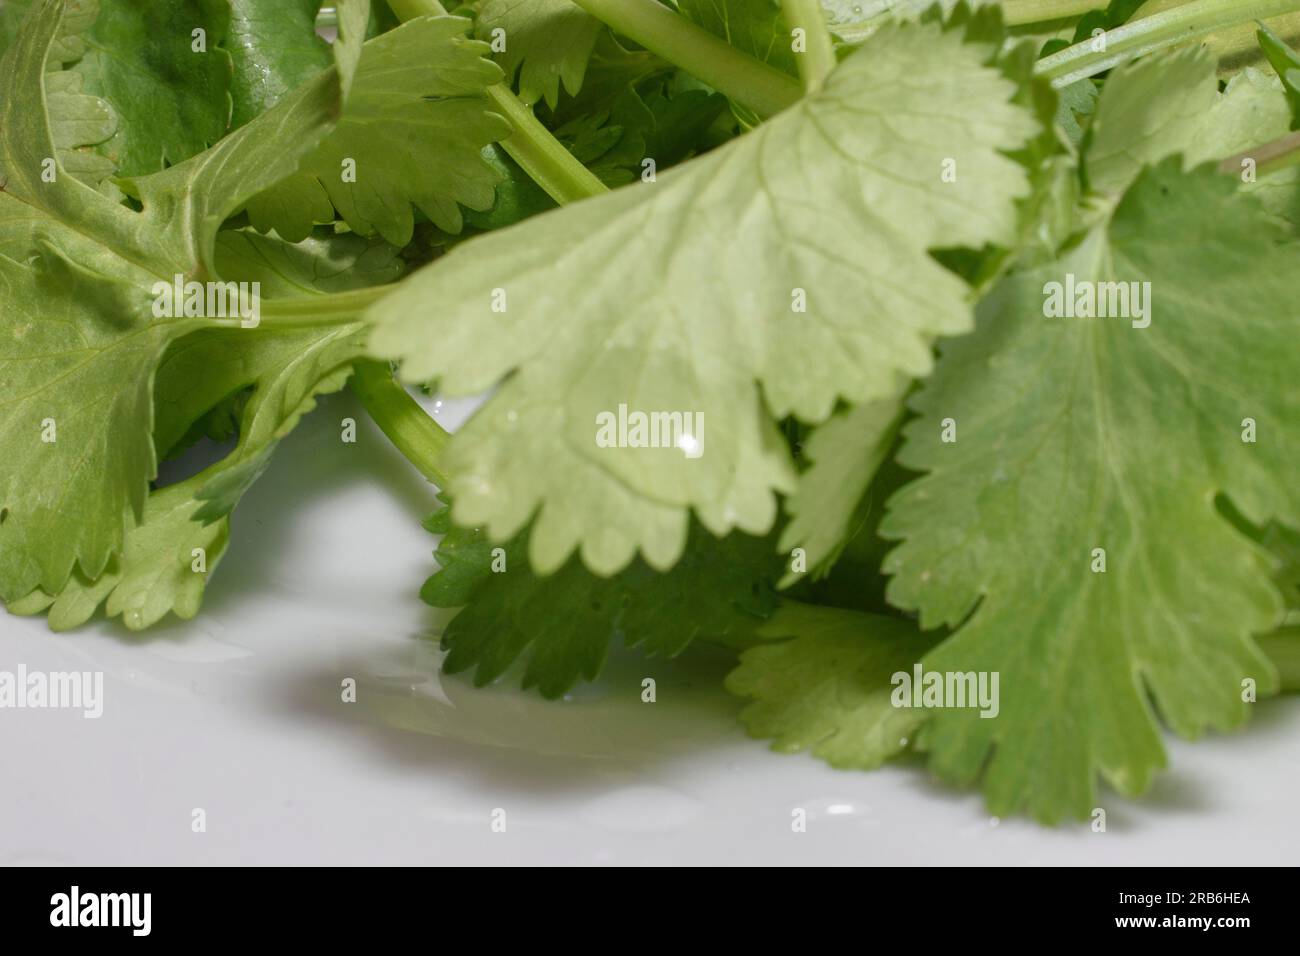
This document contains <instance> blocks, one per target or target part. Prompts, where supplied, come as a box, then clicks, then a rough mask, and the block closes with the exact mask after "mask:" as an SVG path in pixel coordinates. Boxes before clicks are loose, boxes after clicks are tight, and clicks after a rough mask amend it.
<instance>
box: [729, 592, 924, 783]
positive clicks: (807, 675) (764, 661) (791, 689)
mask: <svg viewBox="0 0 1300 956" xmlns="http://www.w3.org/2000/svg"><path fill="white" fill-rule="evenodd" d="M763 634H764V636H766V637H769V638H790V640H781V641H774V642H772V643H768V644H760V645H759V646H757V647H751V648H750V649H749V650H747V651H745V652H744V653H743V654H741V656H740V665H739V666H738V667H737V668H736V669H735V670H734V671H732V672H731V673H730V674H729V675H728V676H727V682H726V686H727V690H729V691H731V693H733V694H735V695H736V696H738V697H747V698H750V700H751V702H750V703H748V704H747V705H746V706H745V709H744V710H743V711H741V714H740V719H741V721H742V722H743V723H744V724H745V727H746V728H747V729H748V730H749V733H750V734H751V735H753V736H755V737H770V738H771V739H772V749H773V750H779V751H782V752H783V753H797V752H798V751H801V750H809V751H811V752H812V754H813V756H815V757H818V758H820V759H821V760H825V761H826V762H827V763H829V764H830V765H831V766H832V767H839V768H842V769H854V770H872V769H875V768H876V767H879V766H880V765H881V764H882V763H884V762H885V761H886V760H888V759H889V758H890V757H893V756H894V755H896V754H898V753H901V752H903V751H904V750H906V749H907V747H908V746H909V741H910V739H911V737H912V736H913V734H914V733H915V731H916V729H917V727H918V726H919V725H920V723H921V722H922V720H923V719H924V717H925V712H924V711H922V710H917V709H912V708H903V707H895V706H894V705H893V703H892V700H891V698H892V696H893V693H894V686H893V684H892V683H891V678H892V677H893V675H894V674H896V673H899V672H903V673H906V674H908V675H909V676H910V675H911V673H912V668H913V665H915V664H916V663H917V662H918V661H919V660H920V658H921V655H923V654H924V653H925V652H926V651H927V650H929V648H930V647H931V646H933V644H934V643H935V638H934V637H933V636H928V635H925V634H922V633H921V632H920V631H918V630H917V628H916V625H915V624H913V623H911V622H909V621H902V620H899V619H898V618H892V617H882V616H880V615H878V614H861V613H859V612H857V611H845V610H841V609H839V608H829V607H817V606H814V605H810V604H795V603H787V604H783V605H782V606H781V609H780V610H779V611H778V612H777V613H776V616H775V617H773V618H772V620H771V621H770V622H768V624H767V625H766V626H765V627H764V628H763Z"/></svg>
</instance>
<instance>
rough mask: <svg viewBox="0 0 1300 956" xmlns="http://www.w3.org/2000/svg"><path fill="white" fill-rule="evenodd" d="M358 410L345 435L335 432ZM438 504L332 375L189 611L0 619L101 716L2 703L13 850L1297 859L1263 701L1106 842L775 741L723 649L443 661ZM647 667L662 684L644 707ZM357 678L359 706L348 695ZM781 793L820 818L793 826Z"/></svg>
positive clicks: (1048, 860) (1285, 760) (23, 655)
mask: <svg viewBox="0 0 1300 956" xmlns="http://www.w3.org/2000/svg"><path fill="white" fill-rule="evenodd" d="M431 407H432V406H431ZM455 411H456V412H463V409H457V410H455ZM439 414H440V417H444V418H454V417H457V415H456V414H453V410H451V409H446V410H440V412H439ZM349 415H350V416H353V417H355V418H356V419H357V421H358V423H359V429H358V441H357V443H356V444H354V445H345V444H343V443H341V442H340V440H339V421H340V419H341V418H343V417H344V416H349ZM433 508H434V493H433V489H432V488H431V487H430V486H428V485H427V484H425V483H424V482H423V480H422V479H420V478H419V477H418V476H417V475H416V474H415V473H414V471H413V470H412V469H411V468H410V467H409V466H408V465H407V464H406V463H405V462H404V461H403V460H402V459H400V457H399V456H398V455H397V453H396V452H395V451H394V450H393V449H392V448H391V447H389V445H388V444H387V442H386V440H385V439H384V438H383V436H382V435H380V434H379V433H378V432H377V431H375V430H374V429H373V428H372V427H370V426H369V424H368V423H367V421H366V419H365V416H364V415H363V414H362V413H360V412H359V411H358V410H357V409H356V407H355V406H354V405H353V403H352V399H351V398H350V396H348V395H346V394H345V395H341V396H336V397H334V398H331V399H327V400H326V401H324V402H323V404H322V407H321V409H320V410H318V411H317V412H316V413H315V414H313V415H312V416H311V417H310V418H309V419H307V420H306V421H305V422H304V423H303V425H302V426H301V427H300V429H299V430H298V432H296V433H295V434H294V435H292V436H291V437H290V438H289V439H288V440H286V441H285V442H284V443H283V445H282V447H281V448H280V450H279V451H278V453H277V454H276V458H275V461H274V463H273V464H272V466H271V468H270V469H269V471H268V472H267V474H266V475H265V476H264V477H263V478H262V479H261V481H260V482H259V483H258V484H257V485H256V486H255V487H254V488H253V490H252V491H251V492H250V494H249V495H248V496H247V498H246V499H245V500H244V502H243V504H242V505H241V506H240V508H239V509H238V510H237V511H236V513H235V516H234V532H233V543H232V546H231V549H230V551H229V553H228V554H227V555H226V557H225V559H224V561H223V563H222V564H221V566H220V568H219V570H218V572H217V574H216V576H215V577H214V579H213V582H212V585H211V587H210V588H209V592H208V596H207V599H206V601H205V605H204V608H203V610H202V612H201V613H200V615H199V617H198V618H196V619H195V620H194V621H192V622H176V621H175V620H174V619H170V621H169V623H167V624H165V625H162V626H160V627H158V628H155V629H154V630H152V631H149V632H146V633H145V634H143V635H131V634H129V632H127V631H126V630H125V629H123V628H122V627H121V626H120V625H118V624H117V623H116V622H113V623H109V622H105V621H103V620H98V621H97V622H95V623H92V624H91V625H88V626H87V627H85V628H83V629H82V630H80V631H77V632H75V633H72V634H65V635H54V634H52V633H50V632H49V631H48V629H47V628H46V626H45V623H44V621H43V619H39V618H36V619H25V618H15V617H12V616H9V615H7V614H5V613H4V612H3V611H0V669H13V668H14V667H15V666H16V665H17V664H18V663H23V664H25V665H26V666H27V668H28V669H29V670H46V671H54V670H102V671H103V672H104V682H105V692H104V693H105V705H104V714H103V717H102V718H100V719H99V720H86V719H83V718H82V717H81V715H80V714H79V713H76V712H64V711H51V710H43V711H35V710H0V863H7V864H32V863H49V864H64V863H76V864H237V863H254V864H257V863H262V864H271V863H280V864H292V863H302V864H344V863H372V864H376V863H377V864H383V863H398V864H447V863H479V864H500V863H578V864H609V863H614V864H634V863H857V864H877V863H890V864H900V863H901V864H917V863H992V864H1002V863H1005V864H1028V865H1044V864H1103V863H1120V864H1190V863H1206V864H1208V863H1223V864H1294V863H1296V862H1297V861H1298V860H1300V814H1297V811H1296V808H1297V806H1298V805H1300V804H1298V803H1297V798H1298V795H1300V699H1297V698H1292V699H1289V700H1284V701H1272V702H1263V703H1261V704H1259V705H1258V710H1257V713H1256V717H1255V719H1254V720H1253V721H1252V723H1251V725H1250V726H1249V727H1248V728H1247V730H1246V731H1245V732H1243V733H1240V734H1235V735H1231V736H1223V737H1213V738H1211V739H1209V740H1206V741H1201V742H1199V743H1197V744H1187V743H1183V742H1179V741H1172V740H1171V741H1170V747H1169V750H1170V760H1171V765H1172V769H1171V770H1170V771H1168V772H1166V773H1164V774H1162V775H1161V776H1160V777H1159V778H1158V780H1157V783H1156V785H1155V787H1154V789H1153V791H1152V792H1151V793H1150V794H1149V795H1148V796H1147V797H1146V798H1144V799H1143V800H1141V801H1137V802H1130V801H1125V800H1123V799H1121V798H1120V797H1118V796H1117V795H1115V794H1113V793H1110V792H1108V791H1103V792H1102V795H1101V797H1100V802H1101V805H1102V806H1104V807H1106V808H1107V811H1108V826H1107V831H1106V832H1105V833H1094V832H1092V831H1091V830H1090V829H1089V827H1088V826H1086V825H1077V824H1075V825H1067V826H1063V827H1060V828H1057V829H1054V830H1048V829H1044V828H1041V827H1038V826H1036V825H1034V824H1032V823H1029V822H1027V821H1025V820H1022V819H1010V820H1002V821H994V820H991V819H990V817H989V815H988V813H987V811H985V809H984V808H983V805H982V802H981V800H980V798H979V796H978V795H976V794H972V793H961V792H954V791H951V790H947V789H945V788H942V787H940V786H938V785H936V784H934V783H932V782H930V781H929V780H928V779H927V776H926V774H925V771H924V768H923V767H922V766H920V765H910V766H901V767H890V768H886V769H884V770H881V771H878V772H876V773H872V774H863V773H852V772H837V771H834V770H831V769H829V768H828V767H826V766H824V765H822V764H820V763H819V762H817V761H815V760H813V759H812V758H811V757H808V756H806V755H799V756H783V755H778V754H774V753H771V752H770V751H768V750H767V748H766V746H765V745H764V744H763V743H762V742H759V741H754V740H750V739H748V738H747V737H745V735H744V734H743V732H742V731H741V730H740V728H739V725H738V724H737V722H736V720H735V713H736V710H737V708H738V704H737V702H736V701H734V700H733V699H731V698H730V697H728V695H727V694H726V693H725V692H723V691H722V690H721V689H720V681H721V677H722V675H723V674H724V673H725V672H726V668H727V660H726V658H725V656H713V655H711V654H708V653H705V654H701V655H692V654H688V655H687V658H688V659H689V660H679V661H676V662H671V663H665V662H662V661H654V662H647V661H642V660H640V659H638V658H636V657H634V656H629V655H626V654H622V655H616V656H615V658H614V659H613V661H612V662H611V666H610V668H609V672H608V673H607V674H606V676H605V677H604V678H603V679H602V680H601V682H600V683H599V684H598V685H595V686H592V687H584V688H582V689H580V690H578V691H576V692H575V693H574V695H572V699H570V700H567V701H563V702H556V703H546V702H544V701H542V700H541V699H540V698H538V697H536V696H535V695H532V694H522V693H519V692H517V691H515V690H513V689H511V688H509V687H506V686H502V687H497V688H491V689H486V690H481V691H479V690H474V689H473V688H471V687H470V686H469V685H468V684H467V683H466V682H464V681H462V680H461V679H459V678H457V679H450V678H445V677H441V676H439V675H438V672H437V654H436V651H435V650H434V644H433V642H431V641H429V640H427V637H428V636H429V635H431V634H436V633H437V627H438V622H439V618H438V616H437V615H438V614H439V613H440V612H435V611H433V610H432V609H430V608H428V607H426V606H425V605H423V604H422V603H421V602H420V600H419V599H418V597H417V591H418V589H419V586H420V584H421V582H422V581H423V580H424V578H425V577H426V576H427V575H428V574H429V573H430V572H431V570H432V569H433V561H432V557H431V551H432V547H433V539H432V538H431V537H430V536H429V535H428V534H426V533H425V532H424V531H423V530H422V529H421V528H420V526H419V521H420V519H421V518H422V517H423V516H424V515H426V514H428V513H429V512H430V511H432V510H433ZM665 613H669V614H671V613H672V609H671V608H667V609H665ZM646 676H650V677H654V678H656V680H657V683H658V701H657V702H656V703H654V704H643V703H641V701H640V689H641V679H642V678H643V677H646ZM345 677H354V678H356V680H357V681H358V684H359V693H360V698H359V700H358V702H357V703H355V704H345V703H343V702H342V701H341V700H340V683H341V681H342V680H343V678H345ZM796 807H801V808H804V809H805V810H806V811H807V814H808V829H807V832H806V833H793V832H792V831H791V825H790V824H791V811H792V810H793V809H794V808H796ZM194 808H202V809H203V810H204V811H205V812H206V818H207V831H206V832H205V833H194V832H192V831H191V813H192V811H193V809H194ZM496 808H502V809H504V810H505V811H506V832H505V833H494V832H492V830H491V827H490V820H491V815H492V811H493V810H494V809H496Z"/></svg>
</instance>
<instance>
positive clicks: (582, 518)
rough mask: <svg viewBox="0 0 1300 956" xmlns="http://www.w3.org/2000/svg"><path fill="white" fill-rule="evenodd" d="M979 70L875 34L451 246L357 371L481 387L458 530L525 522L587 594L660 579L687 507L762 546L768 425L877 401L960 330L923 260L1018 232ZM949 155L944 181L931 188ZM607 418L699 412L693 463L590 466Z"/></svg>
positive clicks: (1015, 140) (649, 451)
mask: <svg viewBox="0 0 1300 956" xmlns="http://www.w3.org/2000/svg"><path fill="white" fill-rule="evenodd" d="M994 52H995V51H994V50H993V49H991V48H990V47H988V46H984V45H981V44H970V43H966V42H963V37H962V35H961V33H960V31H944V30H942V29H941V28H940V27H939V26H937V25H935V24H927V25H915V24H910V25H903V26H896V27H891V28H890V29H888V30H885V31H881V32H880V33H879V34H877V35H876V38H873V40H871V41H868V43H867V44H865V45H864V46H863V48H862V49H861V51H860V52H859V53H858V54H856V55H855V56H853V57H851V58H849V59H848V60H846V61H845V62H844V63H842V64H841V65H840V67H839V68H838V69H837V70H836V71H835V72H834V73H833V74H832V75H831V77H830V78H829V80H828V83H827V85H826V87H825V89H824V90H822V91H821V92H819V93H818V94H816V95H814V96H811V97H808V98H806V99H804V100H803V101H802V102H800V103H799V104H798V105H796V106H795V107H793V108H791V109H790V110H788V111H786V112H784V113H782V114H780V115H779V116H777V117H775V118H774V119H773V120H772V121H770V122H768V123H765V124H763V125H762V126H761V127H759V128H758V129H756V130H755V131H753V132H752V133H750V134H747V135H745V136H743V137H741V138H739V139H737V140H735V141H733V142H731V143H729V144H728V145H726V146H724V147H721V148H719V149H717V150H715V151H713V152H711V153H709V154H708V155H706V156H704V157H702V158H699V159H696V160H693V161H691V162H689V163H686V164H684V165H682V166H679V167H677V168H675V169H673V170H670V171H669V172H667V173H665V174H663V175H661V176H660V177H659V178H658V181H657V182H655V183H643V184H638V185H635V186H631V187H626V188H623V189H619V190H615V191H613V192H611V193H608V194H606V195H603V196H600V197H598V198H594V199H589V200H585V201H582V202H579V203H576V204H574V205H571V206H568V207H566V208H563V209H560V210H557V211H554V212H550V213H545V214H543V215H540V216H537V217H534V218H532V219H530V220H528V221H526V222H524V223H522V224H520V225H518V226H514V227H511V228H509V229H505V230H501V231H499V232H496V233H493V234H490V235H488V236H484V237H481V238H478V239H474V240H471V241H470V242H467V243H462V244H461V245H459V246H457V247H456V248H455V249H453V250H452V252H451V253H450V254H449V255H447V256H446V257H444V258H442V259H440V260H438V261H437V262H435V263H433V264H432V265H431V266H429V267H426V268H425V269H424V270H423V271H422V272H419V273H417V274H416V275H414V276H412V277H411V278H410V279H408V280H407V281H406V282H404V283H403V284H402V286H401V287H400V288H399V290H398V291H397V292H396V293H394V294H393V295H392V296H391V297H389V298H388V299H386V300H384V301H382V302H381V303H379V304H378V305H377V306H376V307H375V308H374V309H373V310H372V312H371V316H370V317H371V318H372V320H373V321H374V322H375V326H376V327H375V331H374V333H373V336H372V339H371V349H372V351H373V353H374V354H375V355H376V356H379V357H384V358H397V359H401V360H402V362H403V366H402V375H403V377H404V378H405V379H406V380H407V381H412V382H421V381H429V380H437V381H438V382H439V383H440V387H441V388H442V389H443V390H444V391H445V392H447V393H449V394H467V393H476V392H479V391H482V390H484V389H488V388H491V387H493V386H495V385H499V386H500V387H499V389H498V391H497V393H496V394H495V396H494V397H493V398H492V399H491V400H490V401H489V402H488V403H487V405H486V406H485V407H484V408H483V409H482V410H481V411H480V412H479V413H478V414H476V415H475V417H474V418H473V419H471V421H470V422H469V423H468V424H467V425H466V426H465V428H464V429H462V430H461V432H459V433H458V434H457V436H456V438H455V439H454V440H453V442H452V444H451V446H450V447H449V449H448V452H447V457H446V461H445V463H444V466H445V468H446V469H447V470H448V472H449V474H450V476H451V492H452V497H453V499H454V500H455V507H456V514H457V520H458V521H460V522H463V523H466V524H470V525H483V526H486V529H487V531H488V533H489V534H490V536H491V537H492V538H493V539H496V540H501V539H504V538H508V537H510V536H513V535H514V534H515V533H516V532H518V531H519V530H520V529H521V528H522V527H523V526H524V525H525V523H527V522H528V521H529V519H530V518H532V517H533V516H534V514H536V515H537V523H536V525H535V527H534V528H533V530H532V535H531V539H530V548H531V551H530V556H531V559H532V561H533V563H534V565H535V566H536V567H537V568H538V569H539V570H540V571H542V572H543V573H545V572H547V571H552V570H555V569H556V568H558V567H559V566H560V565H562V564H563V563H564V561H565V559H566V558H567V557H568V556H569V555H570V554H571V553H572V552H573V551H574V550H575V549H581V552H582V556H583V560H584V561H585V562H586V563H587V566H588V567H589V568H591V569H592V570H594V571H596V572H597V573H601V574H610V573H612V572H614V571H616V570H618V569H619V568H622V567H624V566H625V565H627V564H628V562H630V561H631V560H632V558H633V556H634V555H635V554H636V553H637V552H638V551H639V552H640V553H641V554H642V555H644V557H645V559H646V560H647V561H648V562H649V563H650V564H651V565H652V566H653V567H656V568H666V567H668V566H670V565H671V564H672V563H673V562H674V561H675V560H676V559H677V557H678V556H679V555H680V553H681V551H682V547H683V545H684V543H685V539H686V530H687V524H688V514H689V511H690V510H694V512H695V513H696V514H697V515H698V516H699V518H700V520H701V521H702V523H703V524H704V525H705V527H706V528H707V529H708V530H709V531H711V532H712V533H713V534H715V535H718V536H723V535H725V534H727V533H728V532H729V531H731V530H732V529H740V530H742V531H746V532H748V533H751V534H759V535H761V534H764V533H766V532H767V530H768V529H769V528H770V527H771V526H772V523H773V520H774V519H775V516H776V502H775V497H774V492H776V491H789V490H791V488H792V469H791V464H790V460H789V455H788V452H787V450H786V448H785V447H784V443H783V441H782V440H781V438H780V436H779V435H778V434H777V431H776V428H775V426H774V423H773V418H774V417H775V418H780V417H783V416H785V415H787V414H794V415H797V416H798V417H800V418H802V419H804V420H806V421H812V422H815V421H820V420H822V419H824V418H826V417H827V416H828V415H829V414H830V413H831V411H832V409H833V408H834V406H835V403H836V401H837V400H838V399H841V398H842V399H845V400H847V401H849V402H853V403H859V402H867V401H871V400H873V399H877V398H881V397H883V396H884V395H886V394H887V393H888V392H889V391H890V390H891V389H892V388H894V383H895V379H896V375H897V374H898V373H900V372H901V373H903V374H904V375H909V376H910V375H924V374H926V373H927V372H928V371H929V370H930V367H931V363H932V358H931V353H930V346H931V343H932V341H933V339H934V337H935V336H937V335H942V334H954V333H958V332H962V331H965V330H967V329H968V328H969V327H970V323H971V315H970V308H969V305H968V303H967V293H968V289H967V287H966V286H965V284H964V283H963V282H962V281H961V280H960V279H958V278H957V277H956V276H955V275H953V274H951V273H949V272H948V271H946V270H945V269H943V268H942V267H940V266H939V265H938V264H937V263H936V262H935V261H934V259H932V258H931V256H930V255H929V253H928V250H929V249H930V248H931V247H934V246H937V245H943V246H958V245H969V246H974V247H979V246H982V245H984V244H986V243H995V242H998V241H1000V240H1006V239H1007V238H1008V237H1010V236H1012V235H1013V234H1014V231H1015V228H1016V213H1015V206H1014V200H1015V199H1016V198H1018V197H1020V196H1022V195H1024V193H1025V191H1026V189H1027V182H1026V175H1025V172H1024V170H1023V168H1022V167H1020V166H1019V165H1018V164H1016V163H1015V162H1013V161H1012V160H1010V159H1009V158H1007V157H1006V156H1005V155H1004V151H1005V150H1012V149H1015V148H1017V147H1018V146H1021V145H1023V144H1024V143H1025V142H1026V141H1027V140H1028V139H1029V138H1030V137H1031V136H1032V135H1034V133H1035V132H1036V126H1035V123H1034V121H1033V120H1032V118H1031V117H1030V116H1029V115H1028V113H1027V112H1025V111H1024V110H1022V109H1021V108H1019V107H1017V106H1015V105H1013V104H1012V103H1011V102H1010V101H1011V99H1012V97H1013V96H1014V95H1015V93H1016V88H1015V86H1014V84H1013V83H1011V82H1010V81H1008V80H1007V79H1005V78H1004V77H1003V76H1002V75H1001V74H1000V73H999V71H998V70H997V69H996V68H994V67H991V66H988V65H986V64H987V62H988V61H989V60H990V58H991V57H992V56H993V54H994ZM947 158H952V159H955V161H956V162H957V164H958V167H959V168H960V169H961V170H962V173H961V175H960V176H959V177H958V178H957V181H956V182H953V183H946V184H942V183H940V182H939V178H940V173H941V169H942V165H943V162H944V160H945V159H947ZM760 264H761V266H760ZM800 290H802V294H806V298H807V305H806V312H799V311H796V309H797V307H798V306H799V305H800V304H801V301H800V295H801V291H800ZM502 295H504V296H505V301H506V309H505V310H504V311H501V310H500V308H499V307H500V303H501V296H502ZM494 303H496V304H497V306H498V308H497V309H496V310H494ZM620 405H626V406H627V407H628V408H629V409H631V410H634V411H635V410H640V411H642V412H646V413H649V412H663V411H674V412H680V413H691V414H700V415H702V416H703V421H704V422H705V423H706V426H705V433H706V434H705V436H704V440H703V443H702V454H700V455H699V456H698V457H695V458H687V457H685V456H684V455H683V453H682V452H681V451H679V450H677V449H676V448H671V447H669V448H664V447H657V448H656V447H618V448H610V447H600V446H599V445H598V444H597V441H596V437H597V435H596V432H597V428H596V423H597V421H598V418H597V416H598V415H602V414H607V415H614V414H616V413H617V410H618V409H619V406H620Z"/></svg>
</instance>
